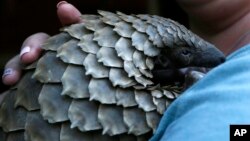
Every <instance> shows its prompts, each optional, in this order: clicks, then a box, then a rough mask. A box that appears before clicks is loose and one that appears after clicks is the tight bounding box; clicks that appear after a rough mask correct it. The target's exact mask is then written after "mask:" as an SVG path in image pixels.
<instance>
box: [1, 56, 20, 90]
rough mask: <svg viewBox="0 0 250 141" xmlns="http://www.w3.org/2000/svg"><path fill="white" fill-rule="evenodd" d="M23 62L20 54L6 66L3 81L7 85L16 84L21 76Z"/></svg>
mask: <svg viewBox="0 0 250 141" xmlns="http://www.w3.org/2000/svg"><path fill="white" fill-rule="evenodd" d="M21 68H22V64H21V62H20V58H19V56H18V55H17V56H15V57H13V58H12V59H11V60H10V61H9V62H8V63H7V64H6V66H5V70H4V73H3V76H2V81H3V83H4V84H5V85H14V84H15V83H16V82H17V81H18V80H19V79H20V76H21Z"/></svg>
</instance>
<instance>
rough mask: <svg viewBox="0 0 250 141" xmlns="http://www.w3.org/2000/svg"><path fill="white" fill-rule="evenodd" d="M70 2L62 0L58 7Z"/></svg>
mask: <svg viewBox="0 0 250 141" xmlns="http://www.w3.org/2000/svg"><path fill="white" fill-rule="evenodd" d="M67 3H68V2H66V1H60V2H59V3H58V4H57V5H56V7H57V8H58V7H59V6H60V5H62V4H67Z"/></svg>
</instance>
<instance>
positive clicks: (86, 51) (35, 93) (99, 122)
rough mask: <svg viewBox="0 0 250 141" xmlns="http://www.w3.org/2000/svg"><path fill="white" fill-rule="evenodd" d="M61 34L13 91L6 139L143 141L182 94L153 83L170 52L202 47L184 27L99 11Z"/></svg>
mask: <svg viewBox="0 0 250 141" xmlns="http://www.w3.org/2000/svg"><path fill="white" fill-rule="evenodd" d="M99 14H100V15H83V16H82V18H83V21H84V23H80V24H75V25H71V26H69V27H65V28H63V29H62V31H63V32H61V33H60V34H58V35H55V36H53V37H51V38H50V39H49V40H48V41H47V43H45V44H44V45H43V48H44V49H45V50H46V51H45V53H44V55H43V56H42V57H41V59H39V60H38V62H36V63H34V64H32V65H31V66H28V67H27V68H26V73H25V75H24V76H23V77H22V79H21V81H20V82H19V83H18V84H17V85H16V86H15V87H13V88H12V89H10V90H9V91H7V92H6V96H5V99H4V100H3V102H2V104H1V107H0V127H2V128H0V140H1V141H72V140H74V141H82V140H84V141H112V140H113V141H133V140H135V141H144V140H148V139H149V138H150V137H151V136H152V134H153V132H155V130H156V128H157V125H158V123H159V121H160V118H161V116H162V114H163V112H164V111H165V110H166V108H167V106H168V105H169V104H170V102H171V101H172V100H174V99H175V98H176V97H177V96H178V95H179V90H180V88H178V87H176V86H164V87H163V86H160V85H159V84H154V82H152V81H151V79H152V77H153V75H152V73H151V70H153V68H154V61H153V58H154V57H156V56H157V55H159V54H160V51H161V49H162V48H164V47H168V48H171V47H174V46H178V45H183V44H192V45H194V46H195V45H196V44H198V45H199V44H203V43H205V41H203V40H201V39H200V38H198V37H197V36H194V35H193V33H191V32H190V31H188V30H187V29H186V28H185V27H183V26H181V25H179V24H178V23H176V22H174V21H172V20H169V19H165V18H161V17H158V16H150V15H125V14H123V13H120V12H118V13H117V14H113V13H110V12H105V11H99Z"/></svg>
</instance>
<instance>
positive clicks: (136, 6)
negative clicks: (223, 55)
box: [0, 0, 187, 93]
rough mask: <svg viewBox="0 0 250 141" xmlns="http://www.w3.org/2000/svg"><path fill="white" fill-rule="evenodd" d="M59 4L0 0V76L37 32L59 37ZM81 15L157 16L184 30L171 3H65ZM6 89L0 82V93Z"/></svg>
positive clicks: (111, 0) (147, 0) (144, 0)
mask: <svg viewBox="0 0 250 141" xmlns="http://www.w3.org/2000/svg"><path fill="white" fill-rule="evenodd" d="M59 1H60V0H0V28H1V29H0V68H1V69H0V74H1V75H2V72H3V68H4V65H5V63H6V62H7V60H9V59H10V58H11V57H13V56H14V55H16V54H18V53H19V50H20V47H21V45H22V42H23V41H24V40H25V38H27V37H28V36H29V35H31V34H34V33H36V32H46V33H48V34H50V35H53V34H56V33H58V29H59V28H60V26H61V24H60V23H59V20H58V18H57V15H56V4H57V3H58V2H59ZM68 2H70V3H72V4H73V5H75V6H76V7H77V8H78V9H80V11H81V12H82V13H83V14H84V13H85V14H96V10H97V9H100V10H107V11H112V12H115V11H121V12H123V13H126V14H130V13H133V14H139V13H140V14H141V13H147V14H156V15H160V16H163V17H167V18H171V19H174V20H176V21H178V22H180V23H182V24H184V25H186V26H187V17H186V15H185V14H184V12H183V11H182V10H181V9H180V8H179V7H178V5H177V4H176V2H175V1H174V0H68ZM6 88H7V87H6V86H4V85H3V84H2V82H0V93H1V92H3V91H4V90H5V89H6Z"/></svg>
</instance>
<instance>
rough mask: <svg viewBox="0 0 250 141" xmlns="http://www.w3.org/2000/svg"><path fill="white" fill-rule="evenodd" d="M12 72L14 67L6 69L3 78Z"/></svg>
mask: <svg viewBox="0 0 250 141" xmlns="http://www.w3.org/2000/svg"><path fill="white" fill-rule="evenodd" d="M12 73H13V69H11V68H8V69H5V70H4V72H3V76H2V78H4V77H6V76H7V75H11V74H12Z"/></svg>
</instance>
